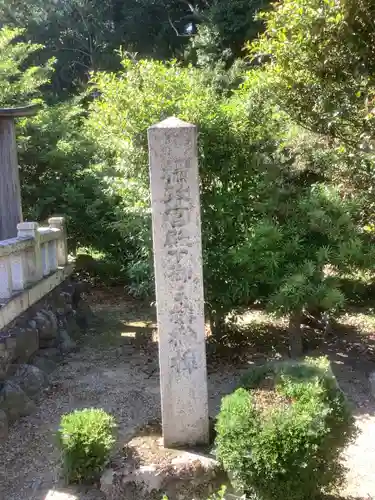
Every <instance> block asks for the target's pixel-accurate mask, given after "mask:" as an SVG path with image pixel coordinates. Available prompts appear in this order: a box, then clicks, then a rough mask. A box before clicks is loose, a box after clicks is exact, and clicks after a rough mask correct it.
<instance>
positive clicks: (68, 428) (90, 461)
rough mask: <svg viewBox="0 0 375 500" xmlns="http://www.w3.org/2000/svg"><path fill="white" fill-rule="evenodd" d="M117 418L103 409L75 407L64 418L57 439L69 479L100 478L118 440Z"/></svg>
mask: <svg viewBox="0 0 375 500" xmlns="http://www.w3.org/2000/svg"><path fill="white" fill-rule="evenodd" d="M115 428H116V424H115V420H114V418H113V417H112V416H111V415H109V414H108V413H106V412H105V411H104V410H101V409H96V408H87V409H84V410H76V411H74V412H72V413H69V414H68V415H64V416H63V417H62V419H61V423H60V428H59V431H58V441H59V445H60V449H61V452H62V459H63V466H64V472H65V477H66V479H67V481H68V482H71V483H82V482H90V481H95V480H96V479H98V477H99V475H100V473H101V472H102V470H103V468H104V466H105V465H106V463H107V461H108V459H109V454H110V452H111V450H112V448H113V445H114V443H115V437H114V432H115Z"/></svg>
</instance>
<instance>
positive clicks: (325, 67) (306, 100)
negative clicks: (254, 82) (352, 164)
mask: <svg viewBox="0 0 375 500" xmlns="http://www.w3.org/2000/svg"><path fill="white" fill-rule="evenodd" d="M374 15H375V5H374V3H373V2H372V1H371V0H358V1H357V2H351V1H350V0H338V1H337V0H327V1H324V2H321V1H320V0H285V1H283V2H281V3H279V4H275V5H274V8H273V9H272V10H271V11H270V12H268V13H266V14H264V15H263V16H262V18H263V19H264V20H265V22H266V30H265V32H264V34H262V35H261V36H260V38H259V40H258V41H256V42H255V43H254V44H253V45H252V48H251V50H252V54H253V57H254V58H255V59H256V60H257V61H262V62H265V69H266V71H267V72H268V76H269V82H270V85H271V86H272V94H274V96H275V98H276V99H277V102H278V103H279V104H280V105H281V106H282V107H283V109H284V110H285V111H286V112H287V113H288V114H289V115H290V116H292V118H293V119H294V120H296V121H297V122H298V123H300V124H302V125H303V126H304V127H308V128H310V129H311V130H313V131H314V132H318V133H320V134H324V135H327V136H330V137H331V138H337V139H339V140H340V141H341V142H342V143H344V144H345V145H347V146H350V147H354V148H356V149H357V150H367V151H372V149H373V137H374V132H375V120H374V118H375V111H374V103H375V101H374V97H375V63H374V61H375V30H374V21H373V19H374Z"/></svg>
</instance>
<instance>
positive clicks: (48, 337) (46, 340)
mask: <svg viewBox="0 0 375 500" xmlns="http://www.w3.org/2000/svg"><path fill="white" fill-rule="evenodd" d="M34 320H35V321H36V324H37V328H38V332H39V345H40V347H52V345H53V342H54V341H55V339H56V337H57V328H56V327H55V325H54V324H52V322H51V320H50V318H49V316H48V315H45V314H43V313H42V312H41V311H39V312H38V313H37V314H36V316H35V318H34Z"/></svg>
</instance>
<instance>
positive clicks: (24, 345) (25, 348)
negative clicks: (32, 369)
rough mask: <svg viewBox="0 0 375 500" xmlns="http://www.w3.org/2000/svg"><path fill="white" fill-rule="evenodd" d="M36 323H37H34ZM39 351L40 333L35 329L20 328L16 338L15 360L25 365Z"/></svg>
mask: <svg viewBox="0 0 375 500" xmlns="http://www.w3.org/2000/svg"><path fill="white" fill-rule="evenodd" d="M33 323H35V322H33ZM38 349H39V333H38V329H37V328H36V327H35V328H20V329H19V330H18V332H17V337H16V349H15V359H17V361H18V362H19V363H25V362H26V361H28V360H29V359H30V358H31V356H32V355H33V354H34V353H35V352H36V351H37V350H38Z"/></svg>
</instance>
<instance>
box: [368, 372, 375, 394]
mask: <svg viewBox="0 0 375 500" xmlns="http://www.w3.org/2000/svg"><path fill="white" fill-rule="evenodd" d="M369 383H370V390H371V394H372V397H373V398H375V372H372V373H370V376H369Z"/></svg>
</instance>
